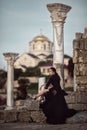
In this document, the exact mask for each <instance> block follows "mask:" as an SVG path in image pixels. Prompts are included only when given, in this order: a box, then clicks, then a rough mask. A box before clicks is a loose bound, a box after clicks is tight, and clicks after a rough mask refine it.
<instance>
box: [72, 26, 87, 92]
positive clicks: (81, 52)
mask: <svg viewBox="0 0 87 130" xmlns="http://www.w3.org/2000/svg"><path fill="white" fill-rule="evenodd" d="M73 62H74V74H75V84H74V85H75V86H76V91H77V92H87V28H86V29H85V31H84V33H76V38H75V39H74V40H73Z"/></svg>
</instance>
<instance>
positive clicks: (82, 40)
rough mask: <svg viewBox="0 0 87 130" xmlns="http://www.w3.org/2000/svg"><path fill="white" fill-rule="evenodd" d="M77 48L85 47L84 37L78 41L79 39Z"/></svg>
mask: <svg viewBox="0 0 87 130" xmlns="http://www.w3.org/2000/svg"><path fill="white" fill-rule="evenodd" d="M79 49H81V50H83V49H85V42H84V39H80V41H79Z"/></svg>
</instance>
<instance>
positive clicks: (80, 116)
mask: <svg viewBox="0 0 87 130" xmlns="http://www.w3.org/2000/svg"><path fill="white" fill-rule="evenodd" d="M86 122H87V111H84V112H79V113H77V114H76V115H74V116H73V117H71V118H68V119H67V121H66V123H86Z"/></svg>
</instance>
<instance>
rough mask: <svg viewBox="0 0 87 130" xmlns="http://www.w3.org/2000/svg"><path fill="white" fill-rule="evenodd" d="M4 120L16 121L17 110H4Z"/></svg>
mask: <svg viewBox="0 0 87 130" xmlns="http://www.w3.org/2000/svg"><path fill="white" fill-rule="evenodd" d="M4 120H5V122H15V121H17V111H15V110H5V111H4Z"/></svg>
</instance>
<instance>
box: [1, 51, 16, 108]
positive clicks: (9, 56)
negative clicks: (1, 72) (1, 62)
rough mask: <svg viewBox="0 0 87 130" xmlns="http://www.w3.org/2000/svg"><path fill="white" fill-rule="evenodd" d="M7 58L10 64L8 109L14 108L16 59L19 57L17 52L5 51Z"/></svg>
mask: <svg viewBox="0 0 87 130" xmlns="http://www.w3.org/2000/svg"><path fill="white" fill-rule="evenodd" d="M3 55H4V57H5V60H6V61H7V65H8V68H7V69H8V73H7V107H6V109H8V110H10V109H13V106H14V97H13V86H14V61H15V59H16V58H17V56H18V54H17V53H4V54H3Z"/></svg>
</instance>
